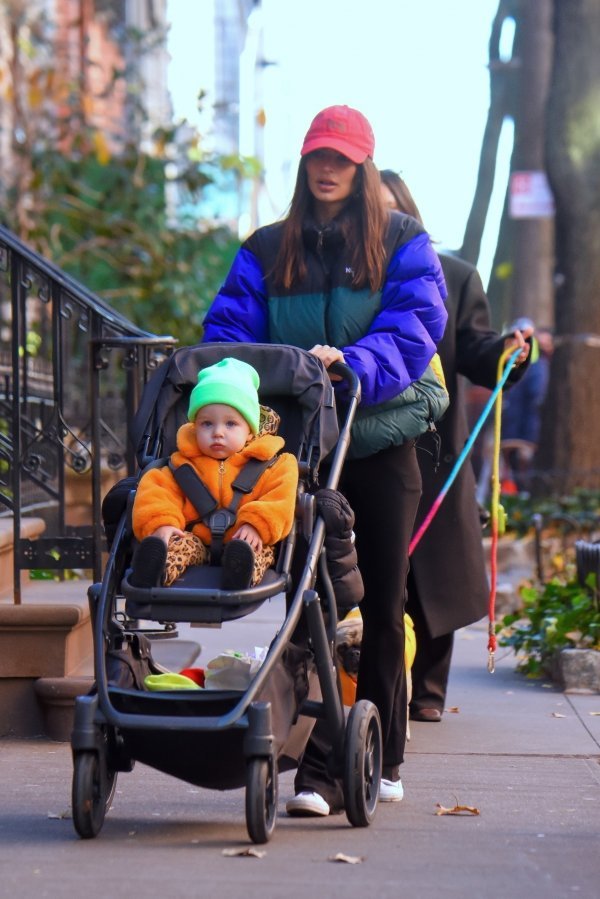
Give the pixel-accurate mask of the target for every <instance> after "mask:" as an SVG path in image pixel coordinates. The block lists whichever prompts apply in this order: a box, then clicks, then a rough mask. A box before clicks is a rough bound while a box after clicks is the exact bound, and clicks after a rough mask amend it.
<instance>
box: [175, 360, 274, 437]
mask: <svg viewBox="0 0 600 899" xmlns="http://www.w3.org/2000/svg"><path fill="white" fill-rule="evenodd" d="M259 384H260V378H259V377H258V372H257V371H256V369H255V368H252V366H251V365H248V363H247V362H241V361H240V360H239V359H230V358H227V359H221V361H220V362H217V364H216V365H211V366H209V368H204V369H202V371H200V372H198V383H197V384H196V386H195V387H194V389H193V390H192V393H191V395H190V405H189V409H188V421H194V420H195V418H196V415H197V414H198V410H199V409H202V407H203V406H209V405H210V404H211V403H222V404H223V405H225V406H233V408H234V409H237V411H238V412H239V413H240V415H242V416H243V417H244V418H245V419H246V421H247V422H248V425H249V426H250V430H251V431H252V433H253V434H257V433H258V422H259V417H260V404H259V401H258V387H259Z"/></svg>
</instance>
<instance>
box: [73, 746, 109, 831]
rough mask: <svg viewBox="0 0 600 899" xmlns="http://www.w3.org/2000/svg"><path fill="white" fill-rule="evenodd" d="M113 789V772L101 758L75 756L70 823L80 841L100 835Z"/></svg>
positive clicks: (84, 755)
mask: <svg viewBox="0 0 600 899" xmlns="http://www.w3.org/2000/svg"><path fill="white" fill-rule="evenodd" d="M116 786H117V774H116V771H107V768H106V760H105V758H104V756H101V755H100V754H99V753H97V752H90V751H86V752H78V753H77V754H76V755H75V757H74V759H73V786H72V796H71V799H72V808H73V824H74V826H75V830H76V831H77V833H78V834H79V836H80V837H82V838H83V839H84V840H85V839H89V838H90V837H95V836H97V835H98V834H99V833H100V831H101V829H102V825H103V824H104V817H105V815H106V812H107V810H108V809H109V808H110V804H111V802H112V799H113V796H114V794H115V789H116Z"/></svg>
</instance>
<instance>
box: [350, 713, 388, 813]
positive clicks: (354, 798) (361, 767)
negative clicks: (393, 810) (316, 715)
mask: <svg viewBox="0 0 600 899" xmlns="http://www.w3.org/2000/svg"><path fill="white" fill-rule="evenodd" d="M382 742H383V741H382V736H381V722H380V720H379V712H378V711H377V706H376V705H374V704H373V703H372V702H369V701H368V700H366V699H360V700H359V701H358V702H356V703H355V704H354V705H353V706H352V708H351V709H350V714H349V715H348V721H347V724H346V737H345V742H344V777H343V784H344V806H345V809H346V815H347V817H348V821H349V822H350V824H352V826H353V827H367V826H368V825H369V824H370V823H371V822H372V820H373V818H374V817H375V811H376V809H377V801H378V799H379V782H380V780H381V764H382Z"/></svg>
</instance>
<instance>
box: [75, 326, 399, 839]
mask: <svg viewBox="0 0 600 899" xmlns="http://www.w3.org/2000/svg"><path fill="white" fill-rule="evenodd" d="M232 355H233V356H235V357H236V358H238V359H241V360H243V361H245V362H248V363H250V364H251V365H253V366H254V367H255V368H256V369H257V371H258V372H259V374H260V379H261V387H260V401H261V403H263V404H265V405H268V406H270V407H271V408H273V409H274V410H275V411H276V412H277V413H278V414H279V415H280V417H281V426H280V433H281V435H282V436H283V437H284V439H285V443H286V450H287V451H289V452H294V453H295V454H296V456H297V459H298V464H299V488H298V496H297V503H296V516H295V524H294V527H293V528H292V532H291V533H290V535H289V536H288V537H287V538H286V540H285V541H283V542H282V543H281V544H280V545H279V547H278V553H277V560H276V564H275V567H274V568H273V569H269V570H268V571H267V573H266V575H265V577H264V578H263V580H262V581H261V583H260V584H258V585H257V586H254V587H251V588H249V589H247V590H243V591H238V592H235V591H224V590H222V589H220V580H219V576H220V572H219V569H218V568H215V567H212V566H210V565H204V566H197V567H191V568H189V569H188V570H187V571H186V572H185V573H184V575H182V577H180V578H179V579H178V580H177V581H175V583H174V584H173V585H172V586H170V587H152V588H140V587H134V586H132V585H131V584H130V582H129V574H130V572H131V569H130V567H129V566H130V564H131V557H132V552H133V547H134V544H135V541H134V538H133V535H132V532H131V506H132V502H133V498H134V496H135V482H136V480H137V479H125V481H124V482H121V485H120V486H122V488H123V489H124V491H125V499H124V500H123V502H124V506H125V509H124V511H123V513H122V515H121V516H120V520H119V521H118V524H117V526H116V528H115V533H114V536H113V535H111V536H112V537H113V539H112V543H111V549H110V553H109V557H108V561H107V565H106V570H105V573H104V577H103V580H102V582H101V583H100V584H94V585H92V587H90V589H89V599H90V607H91V610H92V621H93V628H94V655H95V687H94V689H93V690H92V691H91V693H90V694H89V695H87V696H82V697H79V698H78V699H77V701H76V706H75V720H74V727H73V733H72V739H71V746H72V752H73V765H74V773H73V786H72V804H73V822H74V826H75V829H76V831H77V833H78V834H79V836H81V837H83V838H89V837H94V836H96V835H97V834H98V833H99V832H100V830H101V828H102V825H103V823H104V818H105V813H106V811H107V809H108V808H109V807H110V804H111V801H112V798H113V795H114V790H115V786H116V777H117V772H119V771H131V770H132V768H133V765H134V762H135V761H136V760H137V761H140V762H142V763H144V764H147V765H150V766H151V767H153V768H155V769H157V770H160V771H162V772H165V773H167V774H170V775H173V776H174V777H177V778H179V779H182V780H184V781H186V782H188V783H191V784H194V785H196V786H200V787H205V788H210V789H219V790H227V789H236V788H240V787H242V786H245V788H246V803H245V805H246V824H247V828H248V833H249V835H250V838H251V839H252V840H253V841H254V842H256V843H264V842H266V841H267V840H269V838H270V837H271V835H272V832H273V829H274V826H275V820H276V814H277V799H278V772H279V771H280V770H286V769H287V770H291V769H292V768H294V767H296V766H297V764H298V758H299V756H300V754H301V753H302V751H303V750H304V748H305V746H306V742H307V740H308V738H309V735H310V731H311V729H312V726H313V725H314V722H315V720H316V719H317V718H323V719H325V721H326V723H327V725H328V727H329V731H330V734H331V740H332V745H333V750H334V752H333V757H334V764H335V771H336V773H337V774H338V775H339V776H340V777H341V778H342V783H343V792H344V804H345V810H346V814H347V817H348V820H349V821H350V823H351V824H352V825H353V826H357V827H361V826H366V825H368V824H370V823H371V821H372V820H373V817H374V814H375V810H376V806H377V800H378V795H379V781H380V776H381V761H382V750H381V743H382V740H381V726H380V722H379V714H378V712H377V708H376V706H375V705H373V704H372V703H370V702H367V701H365V700H362V701H359V702H357V703H356V704H355V705H354V706H353V707H352V708H351V710H350V713H349V715H348V717H347V720H346V717H345V715H344V708H343V705H342V701H341V697H340V689H339V680H338V677H337V670H336V662H335V633H336V625H337V614H336V607H335V596H334V592H333V588H332V584H331V580H330V579H329V576H328V572H327V566H326V559H325V552H324V540H325V525H324V522H323V520H322V518H321V517H320V516H318V515H317V514H316V512H315V502H314V500H315V497H314V491H315V488H316V486H317V477H318V470H319V465H320V462H321V461H322V460H323V459H324V458H325V457H328V458H327V466H328V471H329V476H328V481H327V484H326V485H323V486H327V487H328V488H332V489H335V488H336V486H337V483H338V481H339V476H340V473H341V470H342V466H343V462H344V459H345V456H346V452H347V448H348V443H349V439H350V426H351V423H352V420H353V418H354V414H355V410H356V407H357V405H358V402H359V399H360V384H359V382H358V379H357V378H356V376H355V375H354V373H353V372H352V370H351V369H350V368H348V367H347V366H345V365H341V364H337V365H336V367H335V372H336V374H338V375H340V376H341V377H342V378H343V379H344V381H345V382H346V384H345V386H346V388H347V394H348V397H349V400H348V405H347V410H346V411H345V419H344V421H343V424H342V425H341V427H340V426H339V425H338V414H337V412H336V408H335V400H334V391H333V389H332V385H331V382H330V380H329V376H328V374H327V372H326V370H325V369H324V367H323V365H322V364H321V362H320V361H319V360H318V359H316V357H314V356H312V355H310V354H309V353H307V352H305V351H303V350H300V349H298V348H296V347H290V346H276V345H274V346H271V345H262V344H232V343H226V344H223V343H222V344H205V345H201V346H196V347H185V348H181V349H178V350H176V351H175V352H174V353H173V355H172V356H171V357H170V358H169V359H167V360H166V361H165V362H164V363H163V364H162V366H161V367H160V368H159V369H158V370H157V371H156V372H155V374H154V376H153V378H152V379H151V380H150V381H149V382H148V384H147V386H146V388H145V390H144V393H143V396H142V400H141V403H140V408H139V409H138V412H137V414H136V417H135V419H134V421H133V423H132V428H131V438H132V440H133V445H134V447H135V448H136V452H137V460H138V463H139V467H140V470H143V469H144V468H145V467H146V466H147V465H149V464H156V462H157V460H158V459H161V458H163V457H165V456H168V454H169V453H170V452H171V451H172V449H173V448H174V446H175V434H176V432H177V429H178V427H179V426H180V425H181V424H182V423H183V422H184V421H185V420H186V412H187V406H188V401H189V394H190V391H191V389H192V387H193V386H194V385H195V384H196V380H197V373H198V371H199V370H200V369H202V368H205V367H207V366H209V365H213V364H214V363H216V362H218V361H220V360H221V359H223V358H225V357H226V356H232ZM107 530H108V529H107ZM317 575H318V576H319V580H318V583H319V585H320V590H321V593H322V594H323V597H322V598H323V602H324V608H325V612H326V614H325V615H324V614H323V610H322V608H321V598H320V596H319V594H318V593H317V591H316V590H315V586H316V584H317ZM281 594H285V597H286V615H285V618H284V621H283V623H282V625H281V627H280V629H279V631H278V633H277V634H276V635H275V636H274V638H273V640H272V642H271V644H270V646H269V649H268V652H267V655H266V658H265V660H264V662H263V663H262V665H261V666H260V668H259V669H258V671H257V672H256V673H255V674H254V676H253V677H252V678H251V680H250V683H249V686H248V687H247V688H246V689H244V690H217V689H212V690H201V689H199V690H194V691H184V690H181V691H179V690H176V691H174V692H163V693H160V692H151V691H147V690H144V688H143V679H141V680H140V679H139V678H138V679H137V682H136V678H135V677H133V676H132V677H129V678H123V677H122V676H118V672H119V671H121V674H122V671H124V670H128V669H127V668H126V666H122V667H121V669H119V668H118V665H117V668H115V662H116V661H117V662H119V661H122V660H123V659H124V660H125V661H128V660H129V661H133V660H134V656H135V660H136V662H137V665H138V667H139V666H140V665H142V664H143V663H144V662H145V663H146V665H147V671H148V672H150V671H152V670H153V668H152V659H151V655H149V654H148V652H147V651H144V647H147V646H148V645H149V644H148V643H147V642H146V641H144V634H148V633H149V634H150V635H151V636H152V635H156V634H157V632H158V631H161V632H162V635H163V636H164V635H168V633H169V632H171V633H173V635H175V636H177V630H176V623H177V622H180V623H183V622H185V623H186V624H187V623H194V624H215V623H216V624H219V623H222V622H226V621H229V620H233V619H236V618H241V617H242V616H245V615H248V614H250V613H251V612H253V611H254V610H256V609H257V608H258V607H259V606H260V605H261V604H262V603H263V602H264V601H265V600H267V599H268V598H271V597H275V596H276V595H281ZM144 622H148V623H150V624H151V625H152V627H150V628H147V629H146V630H145V631H144V628H143V627H142V626H141V624H143V623H144ZM132 670H134V671H135V665H133V666H132ZM115 671H117V676H116V675H115ZM175 747H176V751H174V750H175Z"/></svg>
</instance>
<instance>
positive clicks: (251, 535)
mask: <svg viewBox="0 0 600 899" xmlns="http://www.w3.org/2000/svg"><path fill="white" fill-rule="evenodd" d="M233 539H234V540H245V541H246V543H249V544H250V546H251V547H252V549H253V550H254V551H255V552H258V553H259V552H261V550H262V548H263V542H262V540H261V538H260V534H259V533H258V531H257V530H256V528H253V527H252V525H251V524H242V525H240V527H239V528H238V529H237V531H236V532H235V534H234V535H233Z"/></svg>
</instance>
